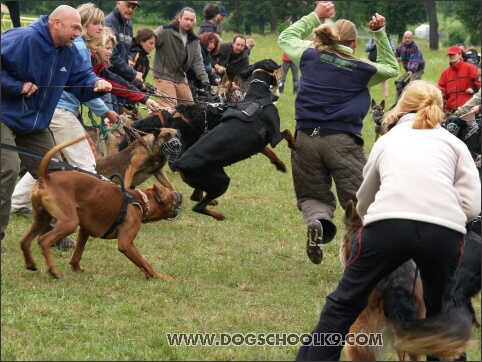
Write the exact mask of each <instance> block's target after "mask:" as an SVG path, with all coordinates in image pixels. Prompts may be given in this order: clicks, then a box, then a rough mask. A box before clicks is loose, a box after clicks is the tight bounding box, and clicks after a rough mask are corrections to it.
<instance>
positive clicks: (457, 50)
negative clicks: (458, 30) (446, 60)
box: [447, 45, 462, 55]
mask: <svg viewBox="0 0 482 362" xmlns="http://www.w3.org/2000/svg"><path fill="white" fill-rule="evenodd" d="M459 53H462V50H461V49H460V48H459V47H458V46H455V45H454V46H451V47H450V48H449V50H448V51H447V55H452V54H459Z"/></svg>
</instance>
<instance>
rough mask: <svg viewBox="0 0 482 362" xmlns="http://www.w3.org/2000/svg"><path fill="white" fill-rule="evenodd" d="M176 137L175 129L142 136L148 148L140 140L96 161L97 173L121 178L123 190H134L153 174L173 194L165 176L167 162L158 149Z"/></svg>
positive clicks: (177, 133) (162, 129) (170, 184)
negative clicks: (115, 175)
mask: <svg viewBox="0 0 482 362" xmlns="http://www.w3.org/2000/svg"><path fill="white" fill-rule="evenodd" d="M159 132H160V133H159ZM179 137H180V134H179V131H178V130H176V129H173V128H160V130H158V131H156V132H154V133H149V134H146V135H145V136H142V139H143V140H144V143H145V144H146V145H147V147H145V146H144V145H143V144H142V143H141V142H140V141H139V140H135V141H134V142H132V144H131V146H130V147H128V148H125V149H123V150H122V151H120V152H117V153H115V154H113V155H110V156H106V157H101V158H99V159H97V165H96V171H97V172H98V173H99V174H101V175H104V176H106V177H110V176H112V175H113V174H116V173H118V174H120V175H122V176H123V177H124V186H125V188H134V187H136V186H137V185H140V184H141V183H143V182H145V181H146V180H147V179H148V178H149V177H150V176H152V175H153V176H154V177H155V178H156V179H157V181H159V182H160V183H161V184H162V185H163V186H164V187H167V188H169V189H170V190H171V191H174V186H173V185H172V183H171V182H170V181H169V179H168V178H167V176H166V174H165V173H164V166H165V165H166V163H167V159H166V157H165V156H164V154H163V153H162V151H161V146H162V144H163V143H164V142H166V141H168V140H170V139H171V138H179Z"/></svg>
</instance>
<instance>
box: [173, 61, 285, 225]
mask: <svg viewBox="0 0 482 362" xmlns="http://www.w3.org/2000/svg"><path fill="white" fill-rule="evenodd" d="M279 68H280V66H279V65H278V64H276V63H275V62H274V61H272V60H270V59H266V60H262V61H259V62H256V63H254V64H252V65H250V66H249V67H246V68H244V69H243V70H241V71H240V72H239V76H240V77H241V78H248V77H249V80H250V87H249V90H248V92H247V94H246V97H245V99H244V100H243V101H241V102H238V103H235V104H231V105H230V106H231V108H229V109H228V110H227V111H226V112H225V114H224V116H223V119H222V122H221V124H220V125H219V126H217V127H216V128H214V129H213V130H212V131H211V132H209V133H208V134H207V135H206V136H205V137H203V138H201V139H200V140H199V141H198V142H196V143H195V144H194V145H193V146H192V147H191V148H189V150H187V151H186V152H185V153H184V154H183V155H182V156H181V157H180V158H179V159H178V160H177V161H175V162H174V163H173V167H174V168H176V169H177V170H178V171H179V172H180V173H181V176H182V177H183V180H184V181H185V182H186V183H187V184H188V185H190V186H191V187H193V188H195V189H198V190H202V191H204V192H205V193H206V195H205V196H204V198H203V199H202V200H201V201H200V202H199V203H197V204H196V205H195V206H194V207H193V210H194V211H195V212H198V213H201V214H206V215H209V216H212V217H214V218H216V219H218V220H223V219H224V215H222V214H221V213H219V212H216V211H213V210H207V209H206V206H207V205H208V204H209V203H210V202H211V201H213V200H215V199H216V198H218V197H219V196H221V195H223V194H224V193H225V192H226V190H227V189H228V186H229V181H230V179H229V176H228V175H227V174H226V173H225V171H224V167H225V166H229V165H231V164H233V163H236V162H239V161H241V160H244V159H246V158H249V157H251V156H253V155H255V154H256V153H258V152H261V151H262V150H263V149H264V148H265V147H266V146H267V145H268V143H270V144H271V146H272V147H274V146H275V145H276V144H277V143H278V142H280V141H281V140H282V139H283V138H284V136H283V135H282V133H281V132H280V130H279V126H280V119H279V115H278V110H277V108H276V106H275V105H274V104H273V103H272V101H271V91H270V85H271V84H273V83H275V79H274V76H273V74H272V72H273V71H274V70H276V69H279ZM255 70H262V71H258V72H255ZM261 100H267V102H268V103H267V104H264V105H263V107H261V108H258V109H257V110H256V111H255V113H254V114H253V115H252V117H247V116H245V113H250V112H249V109H250V106H252V105H256V104H258V102H261ZM242 110H243V111H244V113H243V112H242ZM181 138H182V135H181Z"/></svg>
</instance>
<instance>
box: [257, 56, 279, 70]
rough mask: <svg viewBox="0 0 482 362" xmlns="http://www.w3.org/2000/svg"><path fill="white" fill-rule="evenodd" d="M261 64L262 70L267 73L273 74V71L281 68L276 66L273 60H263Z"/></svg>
mask: <svg viewBox="0 0 482 362" xmlns="http://www.w3.org/2000/svg"><path fill="white" fill-rule="evenodd" d="M261 62H262V63H263V68H262V69H264V70H266V71H267V72H269V73H273V72H274V71H275V70H278V69H279V68H281V65H278V64H277V63H276V62H275V61H274V60H272V59H265V60H262V61H261Z"/></svg>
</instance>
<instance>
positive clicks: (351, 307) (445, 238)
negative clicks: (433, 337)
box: [297, 80, 481, 361]
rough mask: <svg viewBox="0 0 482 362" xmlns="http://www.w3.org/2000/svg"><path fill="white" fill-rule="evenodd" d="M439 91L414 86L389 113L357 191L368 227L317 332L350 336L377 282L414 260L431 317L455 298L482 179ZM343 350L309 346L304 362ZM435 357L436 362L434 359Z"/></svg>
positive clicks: (424, 85) (421, 83) (301, 356)
mask: <svg viewBox="0 0 482 362" xmlns="http://www.w3.org/2000/svg"><path fill="white" fill-rule="evenodd" d="M442 107H443V100H442V96H441V93H440V91H439V90H438V89H437V87H436V86H434V85H431V84H429V83H427V82H425V81H422V80H417V81H412V82H410V84H409V85H408V86H407V87H406V89H405V90H404V92H403V94H402V96H401V98H400V100H399V102H398V104H397V105H396V106H395V108H394V109H393V110H392V111H390V112H389V113H387V115H386V119H385V122H386V123H387V124H388V125H389V128H390V131H389V132H388V133H387V134H386V135H384V136H383V137H381V138H380V139H379V140H378V141H377V142H376V143H375V145H374V146H373V149H372V151H371V153H370V156H369V159H368V161H367V164H366V166H365V168H364V170H363V176H364V180H363V182H362V185H361V187H360V189H359V191H358V192H357V199H358V204H357V210H358V212H359V214H360V216H361V218H362V219H363V229H362V232H361V233H360V234H359V235H360V236H359V238H358V240H357V241H356V243H355V245H354V248H353V251H352V254H351V256H350V260H349V261H348V263H347V266H346V268H345V270H344V274H343V277H342V279H341V281H340V283H339V284H338V287H337V288H336V290H335V291H334V292H333V293H331V294H330V295H329V296H328V297H327V298H326V304H325V306H324V308H323V311H322V313H321V317H320V321H319V323H318V326H317V327H316V328H315V330H314V331H313V333H314V334H315V333H321V334H323V333H340V334H341V335H343V336H344V335H346V334H347V333H348V330H349V328H350V326H351V325H352V323H353V322H354V321H355V320H356V318H357V317H358V315H359V314H360V312H361V311H362V310H363V309H364V308H365V307H366V305H367V302H368V296H369V295H370V293H371V291H372V290H373V288H374V287H375V285H376V284H377V283H378V282H379V281H380V280H381V279H382V278H384V277H385V276H387V275H388V274H390V273H391V272H392V271H394V270H395V269H396V268H398V267H399V266H400V265H402V264H403V263H404V262H406V261H407V260H409V259H413V260H414V261H415V263H416V264H417V266H418V268H419V270H420V276H421V279H422V284H423V297H424V301H425V306H426V309H427V314H426V315H427V317H429V316H433V315H436V314H439V313H440V312H441V310H442V306H443V305H444V304H445V303H446V302H448V301H449V300H450V290H451V289H452V285H453V282H454V276H455V271H456V269H457V266H458V263H459V259H460V256H461V255H462V250H463V247H464V245H465V233H466V229H465V225H466V223H468V222H470V221H471V220H473V219H474V218H475V217H476V216H477V215H478V214H479V212H480V197H481V190H480V180H479V175H478V171H477V168H476V167H475V164H474V161H473V160H472V157H471V155H470V152H469V151H468V149H467V146H466V145H465V144H464V143H463V142H462V141H461V140H459V139H458V138H457V137H455V136H453V135H452V134H450V133H449V132H447V131H446V130H445V129H444V128H442V127H441V126H440V122H441V121H442V120H443V118H444V114H443V111H442ZM341 348H342V346H327V345H325V346H302V347H301V349H300V351H299V353H298V357H297V359H298V360H323V361H327V360H336V359H339V357H340V352H341ZM427 360H430V358H428V359H427Z"/></svg>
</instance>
